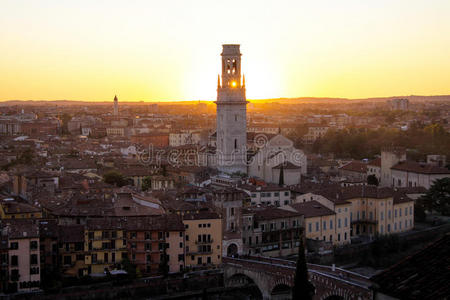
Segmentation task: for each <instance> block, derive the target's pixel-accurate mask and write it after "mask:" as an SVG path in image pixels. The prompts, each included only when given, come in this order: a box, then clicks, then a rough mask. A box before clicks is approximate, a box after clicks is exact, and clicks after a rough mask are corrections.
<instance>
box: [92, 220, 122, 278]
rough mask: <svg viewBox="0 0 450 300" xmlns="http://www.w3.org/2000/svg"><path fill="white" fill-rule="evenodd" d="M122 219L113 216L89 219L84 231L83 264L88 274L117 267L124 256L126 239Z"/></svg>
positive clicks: (100, 272) (99, 272)
mask: <svg viewBox="0 0 450 300" xmlns="http://www.w3.org/2000/svg"><path fill="white" fill-rule="evenodd" d="M122 222H123V221H121V220H119V219H113V218H102V219H89V220H88V221H87V223H86V228H85V231H84V240H85V242H84V250H85V251H86V253H87V255H86V256H85V264H86V266H87V269H88V274H104V272H105V271H111V270H114V269H116V268H118V265H119V264H120V263H121V261H122V259H124V258H126V257H127V255H128V253H127V241H126V239H125V235H124V232H125V229H124V224H123V223H122Z"/></svg>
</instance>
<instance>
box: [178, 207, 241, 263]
mask: <svg viewBox="0 0 450 300" xmlns="http://www.w3.org/2000/svg"><path fill="white" fill-rule="evenodd" d="M183 224H184V227H185V241H186V248H185V251H186V261H185V264H186V268H189V269H199V268H208V267H216V266H218V265H220V264H221V263H222V219H221V218H220V216H219V215H218V214H217V213H214V212H209V211H200V212H198V213H193V214H184V216H183ZM228 247H229V248H230V247H231V248H234V247H235V248H236V249H237V245H234V246H233V244H231V245H229V246H228ZM231 248H230V249H231ZM230 251H231V250H230Z"/></svg>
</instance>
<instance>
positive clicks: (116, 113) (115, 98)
mask: <svg viewBox="0 0 450 300" xmlns="http://www.w3.org/2000/svg"><path fill="white" fill-rule="evenodd" d="M113 115H114V117H117V116H119V100H118V99H117V95H115V96H114V112H113Z"/></svg>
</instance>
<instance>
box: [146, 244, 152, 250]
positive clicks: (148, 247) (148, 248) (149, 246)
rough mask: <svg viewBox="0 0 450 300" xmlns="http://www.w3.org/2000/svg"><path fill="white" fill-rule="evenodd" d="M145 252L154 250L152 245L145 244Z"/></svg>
mask: <svg viewBox="0 0 450 300" xmlns="http://www.w3.org/2000/svg"><path fill="white" fill-rule="evenodd" d="M145 250H146V251H151V250H152V243H145Z"/></svg>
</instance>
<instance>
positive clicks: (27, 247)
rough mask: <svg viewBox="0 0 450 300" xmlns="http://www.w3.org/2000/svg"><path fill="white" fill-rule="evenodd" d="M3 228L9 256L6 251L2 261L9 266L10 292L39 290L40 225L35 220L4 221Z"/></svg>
mask: <svg viewBox="0 0 450 300" xmlns="http://www.w3.org/2000/svg"><path fill="white" fill-rule="evenodd" d="M1 227H2V235H3V237H6V240H5V241H6V244H7V255H6V253H5V251H4V256H5V257H3V258H2V260H3V262H4V263H6V264H7V266H8V283H7V285H8V287H7V289H8V291H10V292H31V291H37V290H39V287H40V281H41V272H40V252H39V225H38V224H37V223H36V222H35V221H34V220H30V219H18V220H8V221H4V222H2V223H1ZM5 270H6V268H5Z"/></svg>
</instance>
